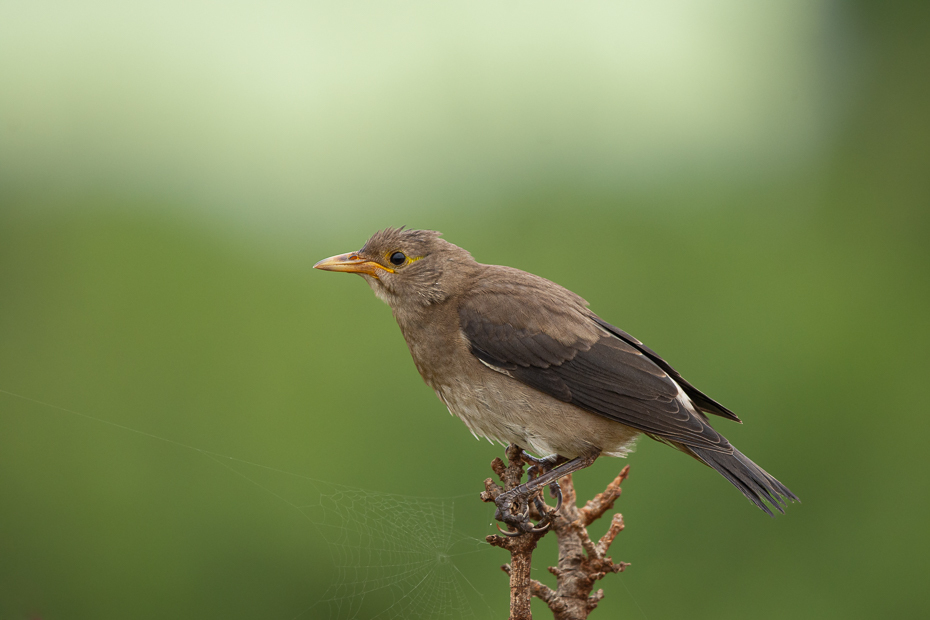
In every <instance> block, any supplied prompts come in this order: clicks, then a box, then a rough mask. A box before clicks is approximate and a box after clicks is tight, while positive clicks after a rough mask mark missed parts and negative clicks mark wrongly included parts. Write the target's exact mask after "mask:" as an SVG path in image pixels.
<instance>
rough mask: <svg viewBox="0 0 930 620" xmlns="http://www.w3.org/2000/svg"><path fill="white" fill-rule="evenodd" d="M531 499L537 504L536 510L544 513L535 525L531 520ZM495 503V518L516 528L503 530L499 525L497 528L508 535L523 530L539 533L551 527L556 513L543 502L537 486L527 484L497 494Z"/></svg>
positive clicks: (519, 532) (513, 534) (541, 513)
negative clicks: (528, 486) (530, 486)
mask: <svg viewBox="0 0 930 620" xmlns="http://www.w3.org/2000/svg"><path fill="white" fill-rule="evenodd" d="M530 501H532V502H533V504H534V505H535V506H536V510H537V511H538V512H539V514H540V515H542V518H541V519H540V520H539V523H537V524H536V525H535V526H534V525H533V522H532V521H530V508H529V506H530ZM494 503H495V505H496V506H497V511H495V513H494V518H495V519H497V520H498V521H503V522H504V523H506V524H507V525H509V526H510V527H511V528H513V529H514V530H516V531H510V532H508V531H504V530H502V529H501V528H500V526H498V528H497V529H499V530H500V531H501V533H502V534H504V535H506V536H519V535H520V534H522V533H523V532H530V533H533V534H539V533H542V532H545V531H546V530H547V529H549V525H550V524H551V523H552V518H553V514H554V513H552V512H550V511H549V510H547V508H548V506H546V503H545V502H543V500H542V498H541V497H540V493H539V490H538V489H536V488H533V489H530V488H527V485H525V484H521V485H520V486H518V487H516V488H514V489H511V490H509V491H506V492H504V493H501V494H500V495H498V496H497V499H496V500H494Z"/></svg>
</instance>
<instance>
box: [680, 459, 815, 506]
mask: <svg viewBox="0 0 930 620" xmlns="http://www.w3.org/2000/svg"><path fill="white" fill-rule="evenodd" d="M687 451H688V452H690V453H691V454H693V455H694V456H695V457H697V458H698V460H700V461H702V462H704V463H705V464H707V465H710V466H711V467H713V468H714V469H716V470H717V471H718V472H720V475H722V476H723V477H724V478H726V479H727V480H729V481H730V483H731V484H732V485H733V486H735V487H736V488H737V489H739V490H740V491H742V493H743V495H745V496H746V497H748V498H749V499H750V501H752V503H754V504H755V505H756V506H758V507H759V508H761V509H762V510H764V511H765V512H767V513H768V514H769V516H773V517H774V516H775V515H774V514H772V511H771V510H769V507H768V506H767V505H766V503H765V502H768V503H770V504H771V505H772V506H774V507H775V509H776V510H778V512H781V513H782V514H784V512H785V511H784V509H783V508H782V505H787V504H788V500H791V501H793V502H794V501H801V500H799V499H798V497H797V495H795V494H794V493H792V492H791V490H790V489H789V488H788V487H786V486H785V485H783V484H782V483H781V482H779V481H778V480H776V479H775V478H774V477H773V476H771V475H770V474H769V473H768V472H766V471H765V470H764V469H762V468H761V467H759V466H758V465H756V464H755V463H753V462H752V461H750V460H749V459H748V458H747V457H746V455H745V454H743V453H742V452H740V451H739V450H737V449H736V448H733V453H732V454H725V453H723V452H715V451H713V450H707V449H705V448H695V447H692V446H688V447H687Z"/></svg>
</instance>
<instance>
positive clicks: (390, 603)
mask: <svg viewBox="0 0 930 620" xmlns="http://www.w3.org/2000/svg"><path fill="white" fill-rule="evenodd" d="M0 393H2V394H6V395H9V396H13V397H16V398H19V399H22V400H26V401H30V402H33V403H36V404H39V405H42V406H44V407H49V408H52V409H55V410H58V411H61V412H65V413H69V414H73V415H75V416H78V417H81V418H84V419H87V420H91V421H94V422H97V423H100V424H105V425H108V426H112V427H116V428H120V429H122V430H124V431H127V432H131V433H135V434H139V435H143V436H146V437H149V438H151V439H153V440H157V441H161V442H165V443H169V444H172V445H175V446H179V447H182V448H185V449H189V450H192V451H194V452H197V453H200V454H202V455H204V456H206V457H208V458H209V459H211V460H212V461H214V462H216V463H217V464H219V465H221V466H222V467H223V468H225V469H227V470H229V471H230V472H232V473H234V474H235V475H238V476H239V477H241V478H244V479H245V480H247V481H248V482H250V483H252V484H253V485H255V486H257V487H258V488H260V489H261V490H262V491H264V492H265V493H267V494H270V495H271V496H273V497H275V498H277V499H278V500H280V501H282V502H284V503H285V504H287V505H288V506H290V507H291V508H292V509H294V510H295V511H297V512H299V513H300V514H301V515H302V516H303V517H304V518H305V519H306V520H307V521H309V522H310V523H311V524H312V527H314V528H315V529H316V530H317V532H318V533H319V534H320V537H321V539H322V540H323V541H325V543H326V546H327V548H328V550H329V556H330V557H329V559H330V565H329V566H328V567H327V568H329V569H330V572H329V573H328V578H327V584H328V585H327V586H326V589H325V591H324V593H323V594H322V596H318V597H315V599H316V600H315V601H314V602H313V603H312V604H310V606H308V607H306V608H305V609H303V611H300V612H299V613H298V614H297V615H295V616H293V618H291V620H301V619H303V618H313V619H316V618H328V619H331V620H361V619H364V620H369V619H370V620H375V619H377V620H392V619H396V618H413V619H419V618H424V619H426V618H430V619H432V618H437V619H450V620H453V619H454V620H458V619H463V620H466V619H472V618H479V617H480V618H484V617H488V616H490V615H493V612H492V610H491V607H490V606H489V605H488V603H487V602H486V601H485V600H484V596H483V595H482V593H481V592H480V591H478V590H477V589H476V588H475V587H474V586H473V585H472V583H471V582H470V581H469V580H468V578H467V577H466V575H465V573H463V572H462V570H461V569H460V568H459V566H457V565H456V560H457V559H458V558H459V557H460V556H462V555H466V554H471V553H478V552H481V551H483V550H486V549H488V548H489V545H488V544H487V543H486V542H485V541H484V540H481V539H478V538H475V537H473V536H469V535H467V534H465V533H463V532H461V531H459V530H457V529H456V527H455V500H456V499H459V498H455V497H453V498H425V497H414V496H407V495H399V494H393V493H385V492H379V491H371V490H366V489H361V488H357V487H350V486H345V485H341V484H337V483H332V482H327V481H323V480H318V479H314V478H310V477H307V476H303V475H301V474H297V473H294V472H289V471H286V470H281V469H277V468H274V467H269V466H267V465H263V464H261V463H254V462H251V461H246V460H243V459H239V458H236V457H232V456H228V455H224V454H219V453H216V452H212V451H209V450H205V449H202V448H198V447H196V446H192V445H188V444H184V443H181V442H178V441H175V440H172V439H168V438H165V437H160V436H158V435H154V434H151V433H148V432H145V431H141V430H138V429H135V428H132V427H129V426H125V425H122V424H118V423H115V422H111V421H108V420H105V419H101V418H96V417H94V416H91V415H88V414H85V413H81V412H78V411H74V410H71V409H66V408H64V407H59V406H57V405H53V404H50V403H46V402H42V401H38V400H35V399H32V398H29V397H25V396H20V395H18V394H14V393H12V392H7V391H5V390H2V389H0ZM460 497H468V498H470V499H472V500H474V499H475V498H476V494H475V493H470V494H468V495H465V496H460ZM320 560H321V559H320V558H318V557H311V558H310V561H311V562H314V563H325V558H324V559H323V562H320Z"/></svg>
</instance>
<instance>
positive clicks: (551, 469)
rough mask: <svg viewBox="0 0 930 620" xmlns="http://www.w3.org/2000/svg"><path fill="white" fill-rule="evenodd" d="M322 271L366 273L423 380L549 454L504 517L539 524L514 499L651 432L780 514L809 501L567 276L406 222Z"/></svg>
mask: <svg viewBox="0 0 930 620" xmlns="http://www.w3.org/2000/svg"><path fill="white" fill-rule="evenodd" d="M314 267H315V268H316V269H324V270H327V271H344V272H349V273H357V274H359V275H361V276H362V277H363V278H365V280H366V281H367V282H368V284H369V286H371V288H372V289H373V290H374V292H375V294H376V295H377V296H378V297H379V298H381V299H382V300H383V301H385V302H386V303H387V304H388V305H389V306H390V307H391V310H392V311H393V313H394V318H395V319H396V320H397V324H398V325H399V326H400V330H401V332H402V333H403V335H404V339H405V340H406V341H407V346H408V347H409V348H410V354H411V355H412V356H413V361H414V363H415V364H416V367H417V370H418V371H419V372H420V375H421V376H422V377H423V380H424V381H425V382H426V383H427V385H429V386H430V387H431V388H433V390H435V392H436V395H437V396H438V397H439V399H440V400H442V402H443V403H445V405H446V406H447V407H448V408H449V411H450V412H452V413H453V414H455V415H456V416H458V417H459V418H461V419H462V421H463V422H465V425H466V426H468V428H469V430H471V432H472V433H473V434H474V435H475V436H479V435H480V436H482V437H486V438H488V439H490V440H494V441H498V442H501V443H502V444H508V443H512V444H516V445H518V446H520V447H521V448H524V449H527V450H531V451H532V452H535V453H536V454H537V455H540V457H543V458H534V457H532V456H530V455H529V454H526V453H524V454H525V458H526V460H527V462H530V463H533V464H534V467H531V470H535V472H536V473H537V476H536V478H534V479H532V480H531V481H530V482H528V483H527V484H524V485H521V486H520V487H518V488H517V489H514V490H513V491H511V492H508V493H505V494H503V495H501V496H500V497H499V498H498V500H497V507H498V518H501V519H502V520H504V521H506V522H508V523H510V524H512V525H514V526H516V527H517V528H518V529H521V530H524V531H526V530H531V529H533V528H532V526H531V525H530V524H528V523H527V516H526V510H525V509H524V511H523V513H522V514H520V513H517V514H515V513H514V512H513V511H512V510H511V508H512V507H513V506H514V505H521V506H527V505H528V502H529V501H530V498H532V497H533V496H534V495H535V494H537V493H538V490H539V489H541V488H542V487H543V486H544V485H546V484H550V485H551V486H550V488H551V489H552V490H553V492H554V493H558V488H557V486H556V485H554V484H551V483H555V482H556V481H557V480H558V478H560V477H561V476H564V475H566V474H568V473H571V472H572V471H576V470H578V469H581V468H583V467H587V466H588V465H590V464H591V463H593V462H594V460H595V459H596V458H597V457H598V456H599V455H601V454H603V455H608V456H625V455H626V454H627V452H628V451H629V450H630V449H631V447H632V444H633V442H634V441H635V440H636V438H637V437H638V436H639V435H640V434H645V435H648V436H649V437H652V438H653V439H655V440H657V441H661V442H662V443H665V444H668V445H670V446H672V447H674V448H677V449H678V450H681V451H682V452H684V453H686V454H688V455H690V456H692V457H694V458H696V459H697V460H699V461H701V462H703V463H705V464H706V465H709V466H710V467H712V468H714V469H716V470H717V471H718V472H719V473H720V474H721V475H722V476H723V477H724V478H726V479H727V480H729V481H730V482H731V483H732V484H733V485H734V486H735V487H736V488H738V489H739V490H740V491H741V492H742V493H743V495H745V496H746V497H748V498H749V499H750V500H752V502H753V503H755V504H756V505H757V506H758V507H759V508H761V509H762V510H764V511H765V512H767V513H768V514H770V515H771V514H772V511H771V510H770V509H769V507H768V506H767V505H766V502H768V503H769V504H771V505H772V506H774V507H775V508H776V509H778V510H779V511H781V512H784V510H782V508H781V504H784V503H787V502H786V500H797V497H796V496H795V495H794V494H793V493H792V492H791V491H790V490H788V488H787V487H786V486H785V485H783V484H782V483H780V482H779V481H778V480H776V479H775V478H774V477H772V476H771V475H769V474H768V473H767V472H765V471H764V470H763V469H762V468H761V467H759V466H758V465H756V464H755V463H753V462H752V461H751V460H749V459H748V458H747V457H746V456H745V455H743V453H742V452H740V451H739V450H737V449H736V448H734V447H733V446H732V445H731V444H730V442H728V441H727V439H726V438H725V437H724V436H723V435H721V434H720V433H718V432H717V431H716V430H714V429H713V428H712V427H711V426H710V424H709V421H708V418H707V415H706V414H708V413H710V414H714V415H718V416H721V417H723V418H727V419H729V420H734V421H736V422H740V419H739V418H738V417H736V415H735V414H734V413H733V412H732V411H730V410H729V409H727V408H726V407H724V406H723V405H721V404H720V403H718V402H717V401H715V400H713V399H712V398H710V397H708V396H706V395H705V394H704V393H703V392H701V391H700V390H698V389H697V388H695V387H694V386H693V385H691V384H690V383H689V382H688V381H687V380H685V379H684V378H683V377H682V376H681V375H680V374H679V373H678V372H677V371H676V370H675V369H674V368H672V367H671V366H670V365H669V364H668V363H667V362H666V361H665V360H664V359H662V358H661V357H659V356H658V355H657V354H656V353H655V352H654V351H653V350H652V349H650V348H648V347H646V346H645V345H644V344H643V343H641V342H640V341H639V340H637V339H636V338H634V337H633V336H631V335H629V334H628V333H626V332H624V331H623V330H621V329H619V328H617V327H614V326H613V325H611V324H610V323H607V322H606V321H604V320H603V319H601V318H600V317H599V316H597V315H596V314H594V313H593V312H592V311H591V310H589V309H588V304H587V302H586V301H585V300H584V299H582V298H581V297H579V296H578V295H576V294H575V293H573V292H571V291H569V290H567V289H565V288H563V287H561V286H559V285H558V284H555V283H554V282H550V281H549V280H546V279H545V278H541V277H539V276H535V275H533V274H531V273H526V272H525V271H520V270H519V269H513V268H511V267H502V266H498V265H483V264H481V263H478V262H476V261H475V260H474V259H473V258H472V256H471V254H469V253H468V252H467V251H465V250H463V249H462V248H460V247H458V246H456V245H453V244H452V243H449V242H447V241H445V240H443V239H441V238H440V233H438V232H434V231H429V230H404V229H403V228H400V229H397V228H388V229H385V230H382V231H380V232H377V233H375V235H374V236H372V237H371V238H370V239H369V240H368V242H367V243H365V245H364V246H363V247H362V249H360V250H358V251H357V252H350V253H348V254H341V255H339V256H333V257H331V258H327V259H324V260H322V261H320V262H318V263H317V264H316V265H314ZM559 496H560V493H559ZM559 498H560V497H559ZM560 499H561V498H560ZM535 501H538V498H537V500H535ZM520 502H523V503H522V504H520ZM560 505H561V502H560ZM543 525H545V524H543Z"/></svg>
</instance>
